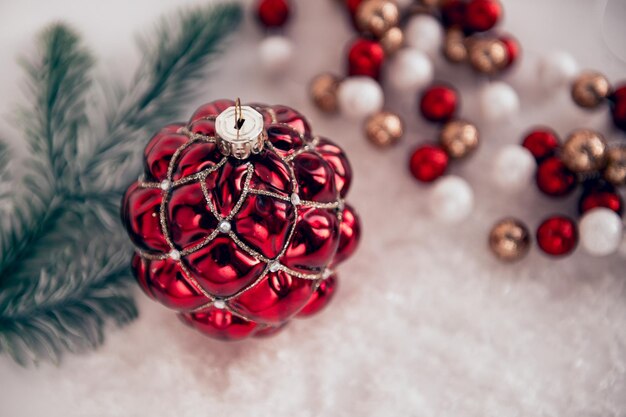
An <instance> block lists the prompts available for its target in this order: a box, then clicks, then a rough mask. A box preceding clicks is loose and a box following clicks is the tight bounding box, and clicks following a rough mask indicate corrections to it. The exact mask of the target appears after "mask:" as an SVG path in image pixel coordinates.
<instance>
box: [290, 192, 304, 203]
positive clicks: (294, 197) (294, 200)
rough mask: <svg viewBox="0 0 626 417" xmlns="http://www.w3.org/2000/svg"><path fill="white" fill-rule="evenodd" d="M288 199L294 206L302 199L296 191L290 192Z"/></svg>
mask: <svg viewBox="0 0 626 417" xmlns="http://www.w3.org/2000/svg"><path fill="white" fill-rule="evenodd" d="M290 200H291V204H293V205H294V206H299V205H300V203H301V202H302V200H300V196H299V195H298V194H297V193H293V194H291V197H290Z"/></svg>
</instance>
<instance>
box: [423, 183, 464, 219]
mask: <svg viewBox="0 0 626 417" xmlns="http://www.w3.org/2000/svg"><path fill="white" fill-rule="evenodd" d="M428 207H429V210H430V212H431V214H432V216H433V217H434V218H436V219H437V220H440V221H442V222H445V223H458V222H460V221H462V220H464V219H466V218H467V217H468V216H469V215H470V214H471V212H472V209H473V207H474V192H473V191H472V187H470V185H469V184H468V183H467V181H465V180H464V179H463V178H461V177H457V176H456V175H447V176H444V177H441V179H439V180H437V181H436V182H435V184H434V185H433V188H432V189H431V193H430V195H429V199H428Z"/></svg>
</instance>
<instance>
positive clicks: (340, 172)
mask: <svg viewBox="0 0 626 417" xmlns="http://www.w3.org/2000/svg"><path fill="white" fill-rule="evenodd" d="M315 150H316V151H317V152H318V153H319V154H320V155H321V156H322V158H323V159H324V161H326V162H328V165H330V166H331V168H332V169H333V171H334V172H335V186H336V187H337V191H338V192H339V195H340V196H341V197H345V196H346V194H348V190H349V189H350V185H351V184H352V167H351V166H350V162H349V161H348V158H347V157H346V154H345V153H344V151H343V149H341V148H340V147H339V146H338V145H336V144H335V143H333V142H331V141H330V140H328V139H320V140H319V141H318V143H317V145H316V146H315Z"/></svg>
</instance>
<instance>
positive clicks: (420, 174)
mask: <svg viewBox="0 0 626 417" xmlns="http://www.w3.org/2000/svg"><path fill="white" fill-rule="evenodd" d="M447 168H448V154H447V153H446V152H445V151H444V150H443V149H442V148H441V147H439V146H435V145H422V146H420V147H419V148H417V149H416V150H415V151H414V152H413V155H411V159H410V161H409V169H410V170H411V174H413V176H414V177H415V179H416V180H418V181H421V182H432V181H434V180H436V179H437V178H439V177H440V176H442V175H443V174H444V173H445V172H446V169H447Z"/></svg>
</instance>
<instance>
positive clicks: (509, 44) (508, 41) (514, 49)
mask: <svg viewBox="0 0 626 417" xmlns="http://www.w3.org/2000/svg"><path fill="white" fill-rule="evenodd" d="M499 40H500V42H502V43H503V44H504V47H505V48H506V52H507V56H508V59H507V62H506V66H507V67H510V66H512V65H513V64H515V62H516V61H517V60H518V58H519V55H520V52H521V49H520V45H519V42H517V39H515V38H514V37H513V36H511V35H504V36H500V38H499Z"/></svg>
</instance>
